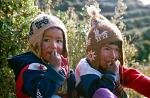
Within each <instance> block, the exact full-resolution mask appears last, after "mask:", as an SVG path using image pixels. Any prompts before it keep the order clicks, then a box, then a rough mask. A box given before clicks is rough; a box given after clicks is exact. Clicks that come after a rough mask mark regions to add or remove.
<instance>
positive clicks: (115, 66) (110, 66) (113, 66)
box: [107, 60, 120, 73]
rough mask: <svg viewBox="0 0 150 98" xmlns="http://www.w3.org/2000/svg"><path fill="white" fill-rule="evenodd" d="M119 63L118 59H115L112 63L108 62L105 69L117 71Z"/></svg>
mask: <svg viewBox="0 0 150 98" xmlns="http://www.w3.org/2000/svg"><path fill="white" fill-rule="evenodd" d="M119 65H120V61H119V60H117V61H115V62H113V63H109V64H108V65H107V66H108V67H107V71H110V72H113V73H117V72H119Z"/></svg>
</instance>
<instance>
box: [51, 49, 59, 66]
mask: <svg viewBox="0 0 150 98" xmlns="http://www.w3.org/2000/svg"><path fill="white" fill-rule="evenodd" d="M50 63H51V64H52V65H53V67H54V68H59V67H60V65H61V56H60V54H59V53H58V52H56V51H52V52H51V61H50Z"/></svg>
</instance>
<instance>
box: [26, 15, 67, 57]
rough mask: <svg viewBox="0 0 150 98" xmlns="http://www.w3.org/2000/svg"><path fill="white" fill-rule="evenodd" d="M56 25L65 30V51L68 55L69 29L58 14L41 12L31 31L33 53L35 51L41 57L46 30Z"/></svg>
mask: <svg viewBox="0 0 150 98" xmlns="http://www.w3.org/2000/svg"><path fill="white" fill-rule="evenodd" d="M52 27H56V28H59V29H61V30H62V31H63V38H64V42H63V45H64V46H63V53H62V55H63V56H64V57H67V54H68V49H67V34H66V33H67V30H66V27H65V25H64V23H63V22H62V21H61V20H60V19H59V18H58V17H56V16H52V15H47V14H45V13H41V14H39V15H37V17H36V18H35V19H34V20H33V21H32V23H31V26H30V32H29V46H30V48H31V50H32V52H33V53H35V54H36V55H37V56H38V57H39V58H40V57H41V43H42V38H43V34H44V31H45V30H47V29H49V28H52Z"/></svg>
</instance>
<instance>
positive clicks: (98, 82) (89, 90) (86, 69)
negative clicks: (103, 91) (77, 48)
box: [75, 60, 117, 98]
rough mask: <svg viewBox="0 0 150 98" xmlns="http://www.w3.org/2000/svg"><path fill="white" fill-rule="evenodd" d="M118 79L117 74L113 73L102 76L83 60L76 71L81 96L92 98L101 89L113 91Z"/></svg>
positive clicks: (77, 87) (77, 86)
mask: <svg viewBox="0 0 150 98" xmlns="http://www.w3.org/2000/svg"><path fill="white" fill-rule="evenodd" d="M116 77H117V76H116V74H115V73H111V72H107V73H104V74H102V73H101V72H100V71H98V70H95V69H94V68H92V67H90V65H89V64H88V63H87V62H85V61H84V60H83V61H81V63H79V64H78V65H77V66H76V70H75V78H76V89H77V91H78V93H79V95H81V96H84V97H85V98H92V96H93V94H94V93H95V91H96V90H97V89H99V88H108V89H109V90H111V91H113V89H114V88H115V81H116Z"/></svg>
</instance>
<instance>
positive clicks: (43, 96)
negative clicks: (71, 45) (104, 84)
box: [8, 13, 74, 98]
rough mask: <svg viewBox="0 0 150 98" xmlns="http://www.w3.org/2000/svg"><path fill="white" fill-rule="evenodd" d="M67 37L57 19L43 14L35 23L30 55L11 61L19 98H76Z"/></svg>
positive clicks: (30, 43)
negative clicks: (68, 58)
mask: <svg viewBox="0 0 150 98" xmlns="http://www.w3.org/2000/svg"><path fill="white" fill-rule="evenodd" d="M66 33H67V31H66V28H65V25H64V24H63V22H62V21H61V20H60V19H59V18H57V17H56V16H50V15H47V14H44V13H42V14H39V15H38V16H37V17H36V18H35V19H34V20H33V22H32V23H31V27H30V33H29V46H30V49H31V51H30V52H26V53H23V54H20V55H17V56H14V57H12V58H10V59H8V62H9V64H10V65H11V66H12V68H13V70H14V73H15V76H16V96H17V98H30V97H32V98H58V97H59V96H60V97H63V98H70V97H72V98H73V96H72V92H71V90H73V86H72V85H74V82H72V81H73V80H72V79H74V76H73V74H72V73H70V71H69V65H68V61H67V54H68V49H67V35H66ZM70 84H71V85H70ZM71 86H72V87H71ZM58 95H59V96H58Z"/></svg>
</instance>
